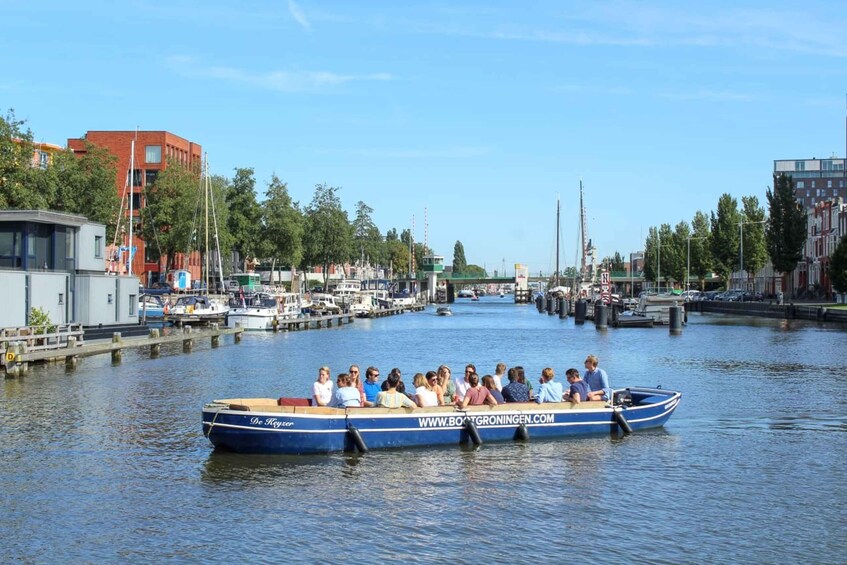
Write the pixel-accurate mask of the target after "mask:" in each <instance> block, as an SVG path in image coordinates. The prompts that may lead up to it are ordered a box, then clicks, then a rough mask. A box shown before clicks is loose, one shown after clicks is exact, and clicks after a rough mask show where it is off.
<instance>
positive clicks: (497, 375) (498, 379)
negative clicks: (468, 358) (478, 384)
mask: <svg viewBox="0 0 847 565" xmlns="http://www.w3.org/2000/svg"><path fill="white" fill-rule="evenodd" d="M492 377H493V378H494V386H495V387H497V390H499V391H502V390H503V384H504V383H503V381H505V380H506V364H505V363H497V366H496V367H494V374H493V375H492ZM483 379H485V377H483Z"/></svg>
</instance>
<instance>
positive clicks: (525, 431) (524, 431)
mask: <svg viewBox="0 0 847 565" xmlns="http://www.w3.org/2000/svg"><path fill="white" fill-rule="evenodd" d="M515 438H516V439H519V440H521V441H529V428H527V427H526V424H521V425H520V426H518V431H517V433H516V434H515Z"/></svg>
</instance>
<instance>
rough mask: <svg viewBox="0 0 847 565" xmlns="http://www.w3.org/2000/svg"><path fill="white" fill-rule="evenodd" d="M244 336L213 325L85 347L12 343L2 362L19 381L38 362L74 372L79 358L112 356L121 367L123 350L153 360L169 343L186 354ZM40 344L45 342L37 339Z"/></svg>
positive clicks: (117, 336) (24, 341)
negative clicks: (143, 352) (142, 351)
mask: <svg viewBox="0 0 847 565" xmlns="http://www.w3.org/2000/svg"><path fill="white" fill-rule="evenodd" d="M243 333H244V330H243V329H242V328H221V327H219V326H217V325H216V324H213V325H212V326H211V327H210V328H209V329H203V330H195V329H194V328H192V327H191V326H184V327H182V328H181V329H180V331H178V332H174V333H172V334H169V335H161V333H160V331H159V329H158V328H154V329H151V330H150V334H149V335H148V336H144V337H134V338H127V339H124V338H123V337H122V336H121V334H120V332H115V333H114V334H113V335H112V339H111V341H105V342H99V343H90V344H82V343H81V342H77V340H76V339H72V338H71V339H68V340H67V341H64V342H59V341H58V340H57V341H56V342H55V343H53V344H41V345H39V344H37V342H36V344H35V345H33V340H32V339H20V340H18V341H11V340H9V341H8V343H7V344H6V351H5V353H4V355H3V357H2V359H1V360H0V364H2V365H3V369H4V370H5V373H6V376H7V377H17V376H20V375H23V374H26V373H27V371H28V369H29V364H30V363H33V362H37V361H53V362H56V361H62V360H64V362H65V367H66V368H67V369H74V368H75V367H76V366H77V363H78V360H79V358H80V357H90V356H92V355H102V354H104V353H110V354H111V355H112V363H120V362H121V361H122V359H123V351H124V349H133V348H142V347H149V348H150V357H152V358H155V357H158V356H159V353H160V351H161V346H162V345H165V344H170V343H182V350H183V352H185V353H188V352H190V351H191V350H192V349H193V348H194V342H195V341H196V340H199V339H210V340H211V345H212V347H219V346H220V340H221V336H225V335H233V336H234V338H235V343H239V342H240V341H241V336H242V334H243ZM35 339H37V340H40V339H44V338H43V337H41V336H36V338H35Z"/></svg>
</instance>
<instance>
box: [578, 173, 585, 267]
mask: <svg viewBox="0 0 847 565" xmlns="http://www.w3.org/2000/svg"><path fill="white" fill-rule="evenodd" d="M579 245H580V248H581V249H582V259H581V261H580V264H579V268H580V275H581V276H582V277H585V206H584V205H583V203H582V179H579Z"/></svg>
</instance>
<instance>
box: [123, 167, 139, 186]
mask: <svg viewBox="0 0 847 565" xmlns="http://www.w3.org/2000/svg"><path fill="white" fill-rule="evenodd" d="M129 175H130V173H129V171H127V172H126V180H129V178H130V177H129ZM132 186H141V169H133V170H132Z"/></svg>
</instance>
